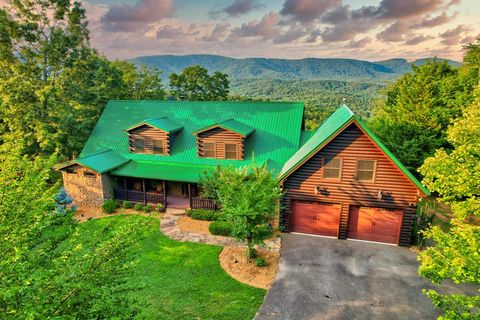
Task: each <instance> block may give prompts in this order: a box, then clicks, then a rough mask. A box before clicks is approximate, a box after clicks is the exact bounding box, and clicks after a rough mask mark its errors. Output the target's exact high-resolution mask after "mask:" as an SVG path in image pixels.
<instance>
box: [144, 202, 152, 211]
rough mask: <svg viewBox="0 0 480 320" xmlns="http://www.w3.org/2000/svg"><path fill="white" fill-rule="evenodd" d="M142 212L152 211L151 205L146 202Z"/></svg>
mask: <svg viewBox="0 0 480 320" xmlns="http://www.w3.org/2000/svg"><path fill="white" fill-rule="evenodd" d="M143 212H145V213H150V212H152V206H151V205H149V204H147V205H146V206H145V207H143Z"/></svg>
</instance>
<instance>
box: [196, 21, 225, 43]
mask: <svg viewBox="0 0 480 320" xmlns="http://www.w3.org/2000/svg"><path fill="white" fill-rule="evenodd" d="M229 30H230V24H229V23H222V24H217V25H215V28H213V30H212V32H211V33H210V34H209V35H208V36H204V37H203V38H202V40H203V41H220V40H221V39H222V38H223V37H224V36H226V35H227V34H228V32H229Z"/></svg>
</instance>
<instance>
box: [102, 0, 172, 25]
mask: <svg viewBox="0 0 480 320" xmlns="http://www.w3.org/2000/svg"><path fill="white" fill-rule="evenodd" d="M173 10H174V4H173V1H172V0H140V1H138V2H137V3H136V4H134V5H128V4H124V5H114V6H112V7H110V9H109V10H108V11H107V13H106V14H105V15H104V16H103V17H102V19H101V21H102V25H103V27H104V28H105V29H106V30H108V31H111V32H135V31H139V30H141V29H143V28H144V27H145V25H148V24H150V23H154V22H157V21H159V20H161V19H163V18H166V17H170V16H171V15H172V13H173Z"/></svg>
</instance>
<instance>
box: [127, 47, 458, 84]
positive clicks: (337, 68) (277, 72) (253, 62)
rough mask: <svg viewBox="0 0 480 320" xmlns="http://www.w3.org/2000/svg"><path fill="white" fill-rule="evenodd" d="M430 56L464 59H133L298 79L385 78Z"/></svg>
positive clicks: (174, 68)
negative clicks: (372, 60)
mask: <svg viewBox="0 0 480 320" xmlns="http://www.w3.org/2000/svg"><path fill="white" fill-rule="evenodd" d="M428 59H432V60H433V59H436V60H441V61H447V62H448V63H449V64H450V65H452V66H459V65H460V63H459V62H456V61H453V60H448V59H442V58H423V59H418V60H415V61H411V62H409V61H407V60H406V59H400V58H398V59H389V60H384V61H376V62H371V61H364V60H355V59H340V58H305V59H270V58H242V59H237V58H230V57H225V56H218V55H208V54H191V55H184V56H177V55H156V56H144V57H137V58H134V59H131V60H130V61H131V62H133V63H134V64H136V65H146V66H150V67H155V68H158V69H159V70H161V71H163V75H162V76H163V77H164V78H166V77H168V75H169V74H171V73H172V72H177V73H178V72H180V71H181V70H183V69H184V68H185V67H187V66H190V65H195V64H198V65H201V66H202V67H204V68H206V69H208V70H209V71H210V72H215V71H220V72H223V73H226V74H228V75H229V77H230V78H231V79H241V78H270V79H297V80H347V81H358V80H364V81H365V80H369V81H379V82H384V81H386V80H390V79H395V78H397V77H399V76H401V75H402V74H404V73H405V72H409V71H411V65H412V64H413V65H422V64H425V62H426V61H427V60H428Z"/></svg>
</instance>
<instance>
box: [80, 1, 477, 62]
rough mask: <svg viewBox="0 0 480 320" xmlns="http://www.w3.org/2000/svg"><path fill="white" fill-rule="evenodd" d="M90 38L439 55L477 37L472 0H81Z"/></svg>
mask: <svg viewBox="0 0 480 320" xmlns="http://www.w3.org/2000/svg"><path fill="white" fill-rule="evenodd" d="M83 5H84V7H85V8H86V9H87V15H88V18H89V21H90V24H89V25H90V29H91V42H92V44H93V46H95V47H96V48H98V49H99V50H100V51H101V52H102V53H104V54H106V55H107V56H108V57H110V58H131V57H136V56H141V55H153V54H182V55H183V54H190V53H208V54H220V55H227V56H232V57H274V58H304V57H322V58H333V57H336V58H339V57H340V58H356V59H366V60H371V61H374V60H381V59H388V58H393V57H402V58H407V59H416V58H422V57H431V56H439V57H444V58H452V59H456V60H461V57H462V45H463V44H465V43H468V42H472V41H474V40H475V38H477V37H479V36H480V18H479V17H480V1H479V0H382V1H373V0H370V1H359V0H264V1H261V0H224V1H220V0H123V1H113V0H89V1H83Z"/></svg>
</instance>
